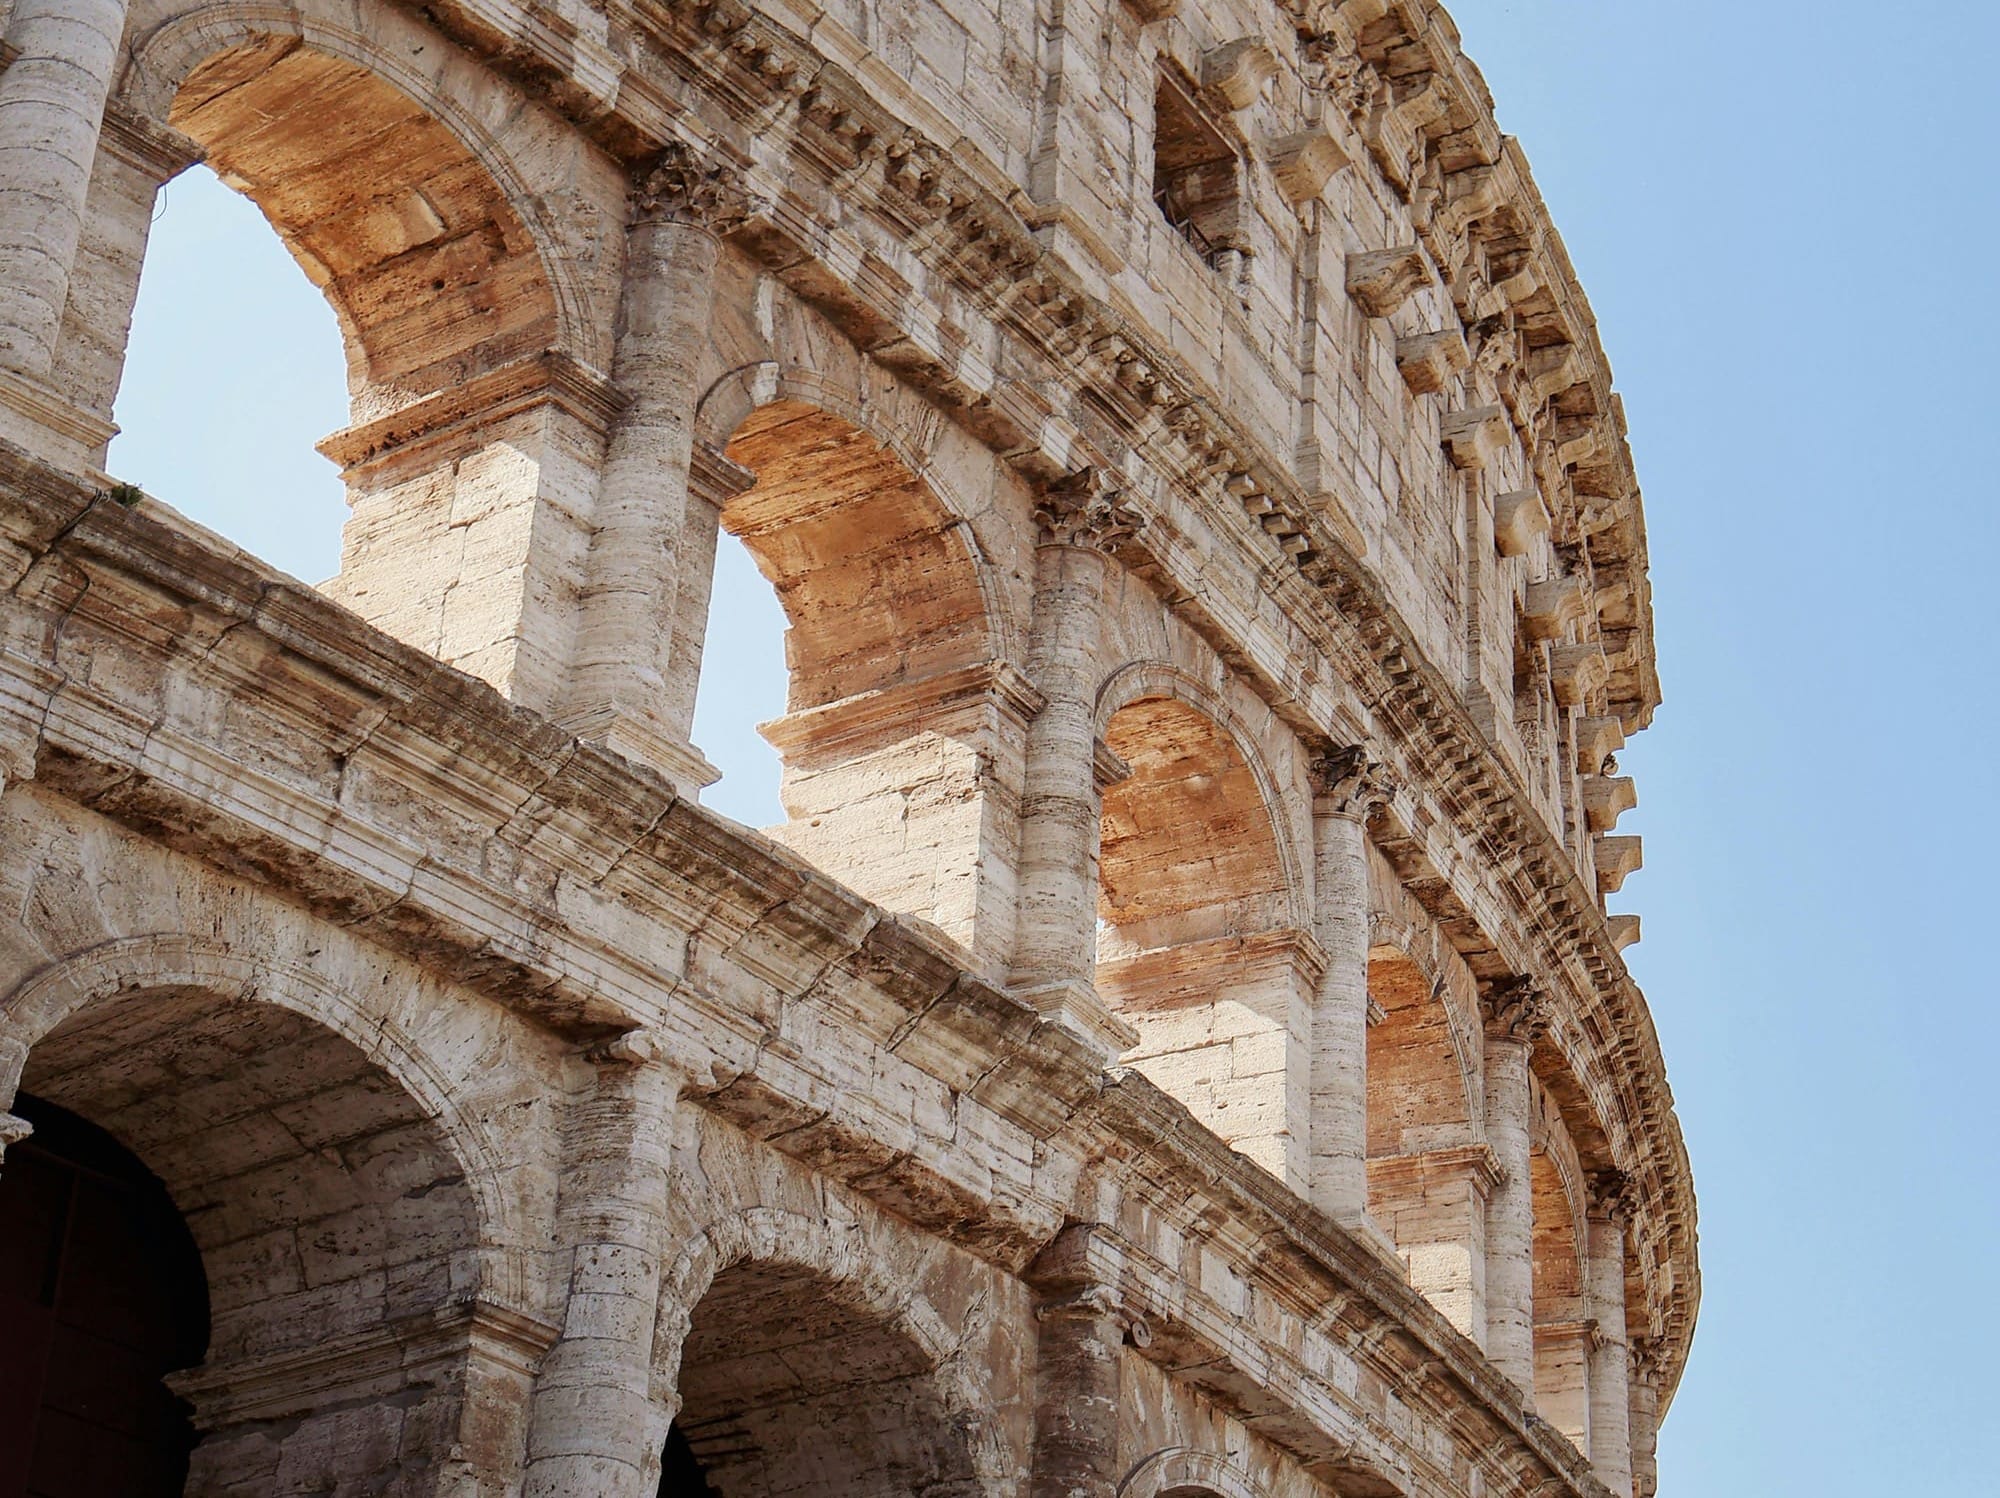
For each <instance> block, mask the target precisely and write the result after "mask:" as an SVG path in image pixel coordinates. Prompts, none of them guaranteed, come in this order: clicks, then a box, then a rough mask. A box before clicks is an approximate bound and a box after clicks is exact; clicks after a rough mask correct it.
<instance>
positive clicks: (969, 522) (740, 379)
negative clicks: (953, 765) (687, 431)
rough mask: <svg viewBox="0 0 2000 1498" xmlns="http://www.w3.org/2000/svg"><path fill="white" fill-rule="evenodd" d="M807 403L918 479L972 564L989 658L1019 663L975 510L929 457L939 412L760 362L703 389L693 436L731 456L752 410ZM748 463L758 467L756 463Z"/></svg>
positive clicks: (794, 367)
mask: <svg viewBox="0 0 2000 1498" xmlns="http://www.w3.org/2000/svg"><path fill="white" fill-rule="evenodd" d="M797 406H805V407H811V408H813V409H815V410H818V411H823V412H825V413H827V415H829V416H831V417H834V418H836V419H838V420H839V421H842V422H845V423H846V424H847V425H849V426H851V427H853V428H854V429H855V430H856V431H858V432H861V433H863V434H865V435H866V436H867V437H868V438H869V440H871V441H872V442H874V443H876V444H878V445H879V446H880V447H881V449H882V450H883V451H884V452H886V453H887V454H890V455H892V456H893V457H894V458H895V460H896V461H897V462H898V463H900V464H901V465H902V467H903V469H904V470H905V471H906V472H907V473H908V474H909V475H910V477H911V478H913V479H915V480H916V481H918V482H920V483H921V484H922V485H923V486H924V488H925V490H926V491H927V492H928V494H929V496H930V498H931V500H932V501H933V502H934V503H935V505H936V507H937V508H936V514H937V518H938V520H939V522H940V524H941V525H942V526H943V527H944V528H946V529H949V530H950V531H952V532H953V534H954V536H955V538H956V544H957V545H959V546H962V547H963V548H964V550H965V553H966V557H967V560H968V562H969V563H970V566H971V581H972V582H973V583H974V584H975V585H976V587H977V590H978V597H979V603H980V611H981V623H982V626H983V628H984V630H985V635H986V640H987V643H988V648H989V653H990V657H991V658H992V659H995V660H1017V659H1019V658H1020V656H1021V655H1022V653H1023V652H1024V650H1025V648H1026V641H1025V638H1024V637H1023V633H1022V630H1021V628H1020V625H1019V624H1018V623H1017V621H1016V620H1015V619H1014V616H1013V614H1012V612H1011V611H1010V610H1009V609H1008V608H1007V607H1006V604H1005V601H1004V600H1003V599H1002V597H1001V596H1000V589H999V585H998V580H997V578H996V576H995V573H994V569H993V566H992V564H991V563H990V561H989V560H988V558H987V557H986V555H985V553H984V551H983V550H982V548H981V547H980V545H979V542H978V540H977V538H976V535H975V533H974V531H973V529H972V526H973V522H974V520H975V519H976V518H977V515H978V507H977V506H976V505H975V504H974V503H973V502H972V501H971V500H970V499H969V498H968V497H967V496H966V495H965V494H963V493H961V492H960V490H959V486H958V485H957V484H956V483H955V482H954V481H953V478H952V475H951V473H950V472H949V471H948V470H947V469H945V468H943V467H941V466H940V465H937V464H934V463H933V462H932V461H931V453H932V451H933V449H934V448H935V446H936V445H937V439H938V436H939V434H940V433H941V432H942V430H943V429H944V427H945V426H946V424H947V418H946V417H945V415H944V413H943V412H941V411H939V410H938V409H937V408H936V407H934V406H931V405H930V404H928V403H927V402H925V401H924V400H923V399H922V398H921V397H919V396H917V395H915V394H913V393H911V392H909V391H907V390H906V388H905V387H904V386H903V385H901V384H900V383H896V384H891V385H889V386H888V387H887V388H886V391H885V392H884V393H883V394H882V395H879V396H876V397H874V398H870V397H869V396H868V395H866V394H865V393H863V392H860V391H858V390H857V389H856V388H855V387H854V384H853V382H851V381H848V380H842V379H837V378H833V377H830V376H828V375H826V374H824V373H822V372H821V371H819V370H815V369H811V368H808V367H806V366H804V365H801V364H795V363H786V362H780V361H779V360H775V359H760V360H757V361H754V362H752V363H749V364H743V365H739V366H738V367H737V368H735V369H732V370H730V371H728V372H727V373H725V374H723V375H721V376H720V377H718V378H717V379H716V380H715V381H714V382H713V383H712V384H711V385H710V386H709V387H708V389H707V390H706V391H704V392H703V393H702V396H701V399H700V401H699V402H698V403H697V404H696V408H695V423H694V425H695V441H696V442H697V444H699V445H701V446H704V447H706V448H707V449H708V451H710V452H713V453H728V452H729V451H730V449H731V448H732V446H734V444H735V443H736V442H737V440H738V439H739V438H740V437H741V436H742V434H743V432H744V430H745V429H746V427H749V426H751V425H752V423H753V420H754V418H755V417H756V415H757V413H758V412H760V411H762V410H766V409H770V408H781V409H784V408H790V407H797ZM746 466H747V467H749V468H751V470H752V471H753V472H754V471H755V465H754V464H747V465H746Z"/></svg>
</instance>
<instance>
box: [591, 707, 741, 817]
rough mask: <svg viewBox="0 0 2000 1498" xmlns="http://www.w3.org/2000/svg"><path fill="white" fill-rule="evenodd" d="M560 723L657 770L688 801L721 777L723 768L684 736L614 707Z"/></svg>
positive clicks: (624, 756) (613, 751) (629, 758)
mask: <svg viewBox="0 0 2000 1498" xmlns="http://www.w3.org/2000/svg"><path fill="white" fill-rule="evenodd" d="M562 726H563V727H565V728H567V729H568V730H569V731H570V732H571V733H573V734H575V735H576V736H577V737H578V738H580V739H582V740H583V741H584V742H585V743H587V744H596V745H598V746H600V747H601V748H605V749H609V750H610V751H611V752H612V753H613V754H616V755H618V756H620V757H621V758H623V759H628V760H631V761H632V762H633V763H634V764H640V765H646V766H648V767H649V768H651V769H655V770H658V771H659V772H660V773H661V774H662V775H664V776H666V777H667V779H668V780H669V781H671V782H672V783H673V787H674V791H675V793H676V794H678V795H681V796H685V797H686V798H687V799H688V800H690V801H697V800H699V799H700V798H701V793H702V791H703V790H704V789H705V788H706V787H708V786H711V785H714V784H715V783H716V781H718V780H720V779H722V771H720V770H718V769H717V768H716V767H715V766H714V765H712V764H710V763H709V762H708V760H707V758H706V757H704V756H703V754H702V752H701V751H700V750H699V749H697V748H695V746H694V745H692V744H690V743H689V742H688V741H687V740H686V739H683V738H678V737H676V736H675V735H673V734H671V733H668V732H667V731H666V730H664V729H662V728H659V727H657V726H655V725H654V724H651V723H648V722H645V721H643V720H641V719H637V718H634V717H632V716H631V715H630V714H627V713H621V712H619V711H618V710H617V709H616V708H615V707H599V708H592V709H589V710H588V711H586V712H583V713H578V714H573V715H571V716H570V717H568V718H566V719H564V720H563V724H562Z"/></svg>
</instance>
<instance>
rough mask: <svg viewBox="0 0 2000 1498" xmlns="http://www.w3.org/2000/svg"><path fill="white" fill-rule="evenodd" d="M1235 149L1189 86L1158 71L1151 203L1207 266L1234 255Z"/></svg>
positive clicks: (1237, 185) (1237, 187) (1218, 265)
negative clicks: (1205, 113)
mask: <svg viewBox="0 0 2000 1498" xmlns="http://www.w3.org/2000/svg"><path fill="white" fill-rule="evenodd" d="M1239 176H1240V174H1239V172H1238V170H1237V160H1236V153H1235V151H1234V150H1232V149H1231V147H1230V144H1229V142H1228V141H1227V140H1225V139H1224V138H1223V135H1222V132H1221V131H1219V130H1217V129H1216V127H1215V126H1214V125H1213V124H1212V123H1210V122H1209V120H1208V119H1207V118H1206V117H1205V116H1204V115H1203V114H1202V111H1201V107H1200V106H1199V105H1198V104H1196V103H1195V101H1194V97H1193V95H1192V94H1191V93H1190V91H1189V90H1187V89H1185V88H1183V87H1182V86H1181V84H1180V83H1179V82H1178V81H1176V80H1175V79H1173V78H1172V77H1169V76H1167V75H1166V74H1164V73H1163V74H1162V75H1161V76H1160V82H1159V88H1158V91H1157V92H1156V93H1155V95H1154V98H1153V203H1154V205H1155V206H1156V207H1157V208H1158V209H1159V210H1160V216H1161V217H1162V218H1164V219H1165V220H1166V221H1167V224H1168V225H1169V227H1171V228H1172V229H1173V230H1174V232H1175V233H1177V234H1179V235H1180V236H1181V238H1183V239H1185V240H1186V241H1187V242H1188V244H1190V245H1191V246H1193V248H1194V252H1195V253H1196V254H1197V255H1199V256H1201V258H1202V259H1203V260H1205V261H1206V262H1207V263H1208V264H1209V265H1210V266H1213V267H1215V268H1217V269H1222V268H1224V265H1225V262H1231V263H1233V262H1235V261H1236V260H1237V259H1239V258H1240V253H1241V252H1240V250H1239V249H1238V248H1237V247H1236V246H1235V245H1233V244H1231V243H1229V240H1230V239H1231V238H1233V237H1234V230H1235V228H1236V216H1237V206H1238V196H1239V193H1240V191H1241V187H1240V182H1239Z"/></svg>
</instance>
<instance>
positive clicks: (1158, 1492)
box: [1118, 1446, 1267, 1498]
mask: <svg viewBox="0 0 2000 1498" xmlns="http://www.w3.org/2000/svg"><path fill="white" fill-rule="evenodd" d="M1195 1494H1205V1495H1209V1498H1267V1494H1266V1493H1265V1490H1264V1489H1263V1488H1262V1487H1261V1486H1260V1485H1259V1484H1257V1483H1256V1482H1255V1481H1253V1480H1252V1479H1251V1477H1250V1474H1249V1473H1247V1472H1245V1471H1244V1470H1243V1469H1242V1468H1241V1467H1238V1466H1237V1465H1235V1463H1234V1462H1232V1461H1231V1460H1230V1459H1229V1458H1228V1457H1224V1456H1218V1455H1216V1454H1215V1453H1213V1452H1208V1451H1197V1450H1195V1449H1194V1448H1193V1447H1190V1446H1170V1447H1168V1448H1167V1449H1165V1450H1164V1451H1156V1452H1154V1453H1153V1454H1152V1455H1151V1456H1149V1457H1147V1458H1146V1459H1145V1460H1144V1461H1142V1462H1140V1463H1139V1464H1138V1465H1137V1466H1135V1467H1134V1468H1133V1469H1132V1470H1131V1471H1130V1472H1128V1473H1126V1474H1125V1478H1124V1481H1122V1482H1120V1483H1119V1484H1118V1498H1193V1495H1195Z"/></svg>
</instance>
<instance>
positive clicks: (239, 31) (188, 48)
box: [112, 0, 599, 358]
mask: <svg viewBox="0 0 2000 1498" xmlns="http://www.w3.org/2000/svg"><path fill="white" fill-rule="evenodd" d="M365 13H366V14H367V15H368V16H369V18H370V19H371V21H373V22H374V23H375V24H374V25H373V26H372V27H370V28H368V29H361V28H357V27H356V26H354V25H353V24H350V21H351V18H352V17H353V16H354V15H355V14H356V12H355V10H354V9H352V8H349V9H346V10H344V11H338V12H336V11H334V10H333V9H332V8H331V7H327V6H323V5H320V4H316V3H314V0H194V3H192V4H190V3H187V0H153V3H147V0H138V3H135V4H134V6H133V8H132V12H131V15H130V18H129V19H128V21H127V25H126V37H127V52H126V57H125V59H124V64H123V67H122V69H121V73H120V76H119V77H118V78H117V79H116V80H115V81H114V83H113V86H112V97H113V98H114V99H117V100H119V101H120V102H121V103H123V104H124V105H125V106H126V107H127V108H129V109H131V110H132V111H134V112H135V113H137V114H139V115H141V116H143V117H145V118H148V119H152V120H156V121H160V122H162V123H168V122H170V117H171V115H172V113H173V110H174V105H175V101H176V98H177V96H178V95H179V94H180V93H181V90H182V88H183V86H184V85H185V84H186V83H187V81H188V79H189V78H190V77H191V76H192V75H193V74H194V73H195V72H197V71H198V70H199V69H200V68H202V67H203V66H204V65H205V64H207V63H208V62H210V61H211V60H212V59H213V58H215V57H216V56H218V55H219V54H221V53H224V52H229V51H233V50H236V49H238V48H241V47H244V46H247V45H252V44H255V43H257V42H259V41H260V40H265V39H287V40H291V41H294V42H297V43H299V44H302V45H303V46H305V47H307V48H310V49H311V50H313V51H316V52H320V53H324V54H325V55H327V56H329V57H332V58H337V59H339V60H341V61H342V62H345V63H347V64H349V65H350V66H352V67H355V68H358V69H362V70H364V71H366V72H368V73H369V74H371V75H373V76H375V77H377V78H379V79H381V80H382V81H383V82H384V83H385V84H387V85H389V86H391V87H393V88H395V89H396V90H397V91H398V92H400V93H402V94H404V95H406V96H407V97H408V98H409V99H411V100H412V101H414V102H415V103H417V104H418V105H420V106H421V107H422V108H423V109H424V110H425V111H426V112H427V113H428V114H429V115H430V116H432V117H433V118H435V119H436V120H437V121H439V122H440V123H441V124H442V125H444V126H445V127H446V128H447V129H448V130H449V131H450V132H451V134H452V136H453V137H454V138H455V139H456V140H457V141H458V142H459V143H460V144H461V145H462V146H463V147H464V149H465V150H466V151H467V152H468V153H469V154H470V155H471V156H472V157H473V158H474V159H476V160H477V162H478V163H479V165H480V166H481V167H482V168H484V170H485V171H486V173H487V174H488V175H489V176H490V177H491V178H492V179H493V181H494V183H495V184H496V185H497V186H498V188H499V190H500V191H501V193H502V194H503V195H504V197H505V200H506V202H507V204H508V206H509V208H510V209H511V210H512V211H513V212H514V213H515V214H516V215H517V216H518V217H519V218H520V220H521V221H522V223H523V225H524V226H525V227H526V228H527V229H528V231H529V232H530V234H531V235H532V236H533V238H534V241H535V246H536V251H537V254H538V258H539V260H540V269H541V271H542V274H543V275H544V276H545V277H546V278H547V281H548V285H549V290H550V293H551V296H552V298H553V301H554V306H555V312H556V327H557V336H556V337H555V338H554V339H553V340H552V341H551V344H550V346H551V347H556V348H562V349H565V350H568V351H569V352H571V353H573V354H575V355H576V356H578V357H581V358H589V357H590V352H591V351H592V350H593V349H594V346H595V343H596V341H597V328H596V324H597V322H598V321H599V314H598V313H597V311H596V310H595V305H594V302H595V299H594V298H593V297H592V296H591V295H590V293H589V290H588V288H587V287H586V285H585V284H584V280H583V278H582V277H581V275H579V273H578V270H579V268H578V267H576V266H575V265H574V264H573V263H572V257H570V256H567V255H565V254H563V253H561V249H560V246H561V243H562V232H561V229H560V228H559V226H558V225H557V224H556V223H555V221H554V220H553V218H552V217H551V214H550V209H549V203H548V200H547V195H546V194H544V193H541V192H538V191H537V190H536V187H535V184H534V183H533V182H532V181H531V180H530V177H529V174H528V173H527V171H525V170H524V169H523V168H522V166H521V165H520V163H519V162H518V161H517V160H516V159H515V155H514V153H513V152H512V151H510V150H509V149H508V148H507V146H506V145H505V144H504V143H503V141H502V140H501V138H500V135H499V133H498V132H497V131H496V130H495V129H494V128H493V127H492V126H491V125H490V124H489V122H488V120H487V118H486V117H485V116H484V114H483V113H482V111H481V110H480V109H479V108H478V107H477V106H475V104H474V103H473V102H472V101H471V99H470V98H469V97H466V96H465V95H464V93H463V91H461V90H460V89H458V88H456V87H455V86H454V85H455V83H456V82H457V81H458V80H457V79H456V78H455V77H453V76H452V75H451V73H450V72H449V71H448V70H445V69H434V68H426V67H423V66H420V65H419V64H418V62H417V60H416V59H417V58H419V57H423V56H426V55H431V54H432V49H431V48H429V47H414V46H398V45H392V44H388V43H386V42H385V41H384V40H383V38H382V31H383V30H384V28H399V29H400V28H409V29H410V30H412V31H413V32H416V33H419V34H421V35H422V36H423V37H425V38H426V39H428V40H431V41H435V42H437V43H439V44H440V48H442V47H446V46H448V45H449V44H448V43H446V42H445V40H444V38H443V37H442V35H441V34H439V33H436V32H432V31H429V30H428V29H425V28H422V27H421V26H420V24H419V23H417V22H415V21H413V20H411V19H409V18H407V17H405V16H402V15H399V14H398V13H397V12H395V11H394V10H392V9H390V8H389V7H387V6H375V7H369V8H368V9H367V10H366V12H365ZM475 68H477V65H476V64H473V63H471V62H470V60H469V59H468V60H466V61H465V62H464V63H463V65H462V67H461V69H460V70H459V71H461V72H465V73H469V72H471V71H472V70H473V69H475ZM478 71H479V73H480V76H481V78H482V81H484V82H485V83H487V84H488V85H489V86H490V85H491V84H492V83H493V82H494V81H495V80H494V79H493V78H492V75H491V74H490V73H487V72H485V70H483V69H479V70H478Z"/></svg>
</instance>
